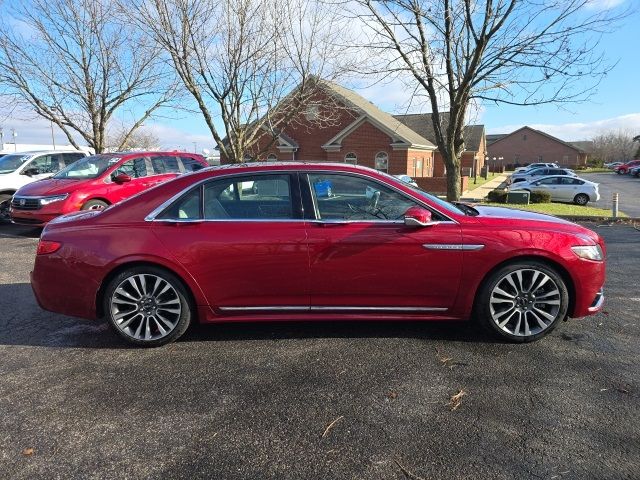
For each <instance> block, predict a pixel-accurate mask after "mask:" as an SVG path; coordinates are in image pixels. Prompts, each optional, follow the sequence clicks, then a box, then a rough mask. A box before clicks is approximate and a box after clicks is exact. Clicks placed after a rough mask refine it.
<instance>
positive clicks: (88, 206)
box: [82, 200, 109, 210]
mask: <svg viewBox="0 0 640 480" xmlns="http://www.w3.org/2000/svg"><path fill="white" fill-rule="evenodd" d="M108 206H109V204H108V203H107V202H105V201H104V200H89V201H88V202H87V203H85V204H84V205H82V210H102V209H103V208H107V207H108Z"/></svg>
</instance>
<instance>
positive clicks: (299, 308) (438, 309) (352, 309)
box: [218, 305, 448, 312]
mask: <svg viewBox="0 0 640 480" xmlns="http://www.w3.org/2000/svg"><path fill="white" fill-rule="evenodd" d="M218 308H219V310H221V311H223V312H255V311H269V310H271V311H278V312H283V311H296V312H329V311H330V312H335V311H345V312H375V311H379V312H446V311H447V310H448V308H444V307H354V306H350V305H349V306H335V305H317V306H305V305H300V306H289V305H283V306H275V305H267V306H251V307H218Z"/></svg>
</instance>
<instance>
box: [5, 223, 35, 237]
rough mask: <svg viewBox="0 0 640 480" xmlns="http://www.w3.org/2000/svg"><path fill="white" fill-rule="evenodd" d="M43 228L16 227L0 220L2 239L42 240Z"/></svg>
mask: <svg viewBox="0 0 640 480" xmlns="http://www.w3.org/2000/svg"><path fill="white" fill-rule="evenodd" d="M41 233H42V228H40V227H35V228H34V227H29V226H24V225H14V224H11V223H7V222H4V221H2V220H0V238H40V234H41Z"/></svg>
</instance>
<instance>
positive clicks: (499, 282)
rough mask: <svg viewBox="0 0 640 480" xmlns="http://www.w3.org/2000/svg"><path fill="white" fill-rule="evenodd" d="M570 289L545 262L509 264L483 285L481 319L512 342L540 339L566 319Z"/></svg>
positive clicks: (479, 301)
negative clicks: (568, 289)
mask: <svg viewBox="0 0 640 480" xmlns="http://www.w3.org/2000/svg"><path fill="white" fill-rule="evenodd" d="M568 305H569V292H568V291H567V287H566V285H565V283H564V281H563V280H562V278H561V277H560V276H559V275H558V274H557V273H556V272H555V271H554V270H553V269H551V268H549V267H547V266H546V265H544V264H543V263H539V262H536V261H533V260H532V261H527V262H521V263H514V264H511V265H507V266H505V267H503V268H501V269H500V270H498V271H497V272H495V273H494V274H493V275H491V277H490V278H489V279H488V280H487V281H486V282H485V284H484V285H483V287H482V289H481V292H480V296H479V297H478V303H477V313H478V314H479V316H480V318H479V320H480V321H481V322H482V323H483V325H484V326H485V328H487V329H488V330H489V331H490V332H492V333H493V334H494V335H497V336H499V337H500V338H503V339H505V340H509V341H511V342H517V343H524V342H532V341H534V340H537V339H539V338H541V337H543V336H545V335H546V334H547V333H549V332H551V331H552V330H553V329H554V328H555V327H556V326H557V324H558V322H559V321H560V320H561V319H563V318H565V316H566V315H567V309H568Z"/></svg>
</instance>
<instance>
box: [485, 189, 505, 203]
mask: <svg viewBox="0 0 640 480" xmlns="http://www.w3.org/2000/svg"><path fill="white" fill-rule="evenodd" d="M487 199H488V200H489V201H490V202H493V203H506V202H507V192H505V191H504V190H499V189H496V190H491V191H490V192H489V194H488V195H487Z"/></svg>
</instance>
